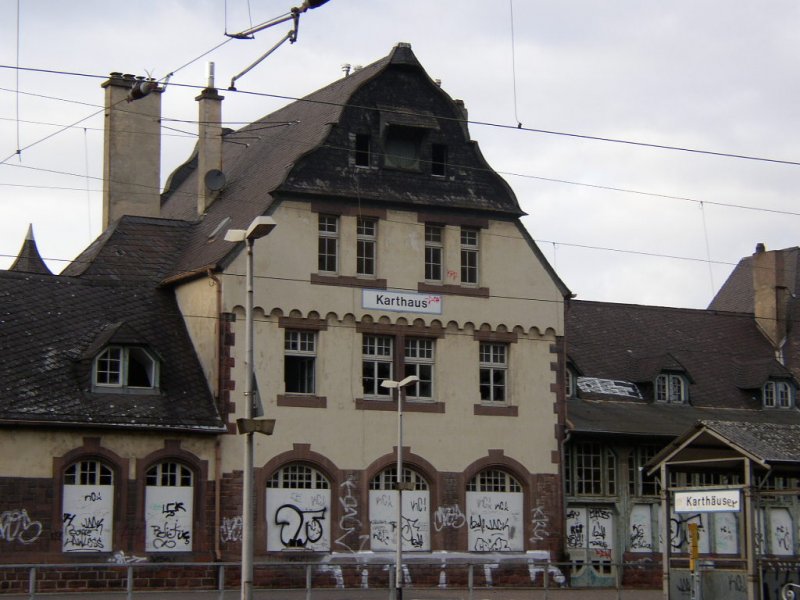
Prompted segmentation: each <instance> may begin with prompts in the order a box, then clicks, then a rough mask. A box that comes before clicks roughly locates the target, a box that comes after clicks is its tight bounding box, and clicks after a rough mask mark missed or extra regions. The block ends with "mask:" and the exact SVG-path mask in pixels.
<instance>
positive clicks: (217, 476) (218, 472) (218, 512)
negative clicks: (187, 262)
mask: <svg viewBox="0 0 800 600" xmlns="http://www.w3.org/2000/svg"><path fill="white" fill-rule="evenodd" d="M206 274H207V275H208V277H209V279H211V282H212V283H211V285H214V286H216V288H217V294H216V296H217V321H216V325H215V329H216V331H215V336H216V339H217V389H216V394H215V395H216V397H217V402H218V403H219V399H220V394H221V390H222V364H221V361H222V353H221V351H220V347H221V344H222V338H221V335H222V325H221V319H220V314H221V312H220V311H221V309H222V285H221V282H220V280H219V277H217V276H216V275H215V274H214V272H213V271H212V270H211V269H208V270H207V271H206ZM221 494H222V439H221V437H220V436H219V435H218V436H217V438H216V440H215V441H214V559H215V560H217V561H220V560H222V546H221V543H222V542H221V540H220V534H219V532H220V526H221V525H222V498H221V497H220V496H221Z"/></svg>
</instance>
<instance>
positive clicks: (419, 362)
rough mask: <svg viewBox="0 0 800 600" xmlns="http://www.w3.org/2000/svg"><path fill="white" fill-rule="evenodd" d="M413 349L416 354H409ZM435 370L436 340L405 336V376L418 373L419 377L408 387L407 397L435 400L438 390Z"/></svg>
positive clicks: (418, 399) (409, 398)
mask: <svg viewBox="0 0 800 600" xmlns="http://www.w3.org/2000/svg"><path fill="white" fill-rule="evenodd" d="M411 349H413V350H414V351H415V355H414V356H410V355H409V350H411ZM435 371H436V340H435V339H433V338H428V337H413V336H408V337H404V338H403V373H404V377H408V376H409V375H416V376H417V377H419V381H415V382H414V383H412V384H410V385H408V386H407V387H406V391H405V399H406V400H417V401H427V402H431V401H433V399H434V397H435V391H436V390H435V388H434V380H435V376H434V373H435ZM426 391H427V393H426Z"/></svg>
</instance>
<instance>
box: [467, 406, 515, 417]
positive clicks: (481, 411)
mask: <svg viewBox="0 0 800 600" xmlns="http://www.w3.org/2000/svg"><path fill="white" fill-rule="evenodd" d="M472 414H474V415H477V416H482V417H516V416H519V407H517V406H507V405H505V404H504V405H500V406H492V405H489V404H475V405H474V406H473V413H472Z"/></svg>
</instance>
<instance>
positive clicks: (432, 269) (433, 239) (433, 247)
mask: <svg viewBox="0 0 800 600" xmlns="http://www.w3.org/2000/svg"><path fill="white" fill-rule="evenodd" d="M443 256H444V226H443V225H437V224H435V223H425V281H430V282H432V283H442V281H443V279H442V278H443V273H444V262H443V260H442V257H443Z"/></svg>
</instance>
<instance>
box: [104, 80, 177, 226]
mask: <svg viewBox="0 0 800 600" xmlns="http://www.w3.org/2000/svg"><path fill="white" fill-rule="evenodd" d="M102 87H103V88H105V91H106V98H105V140H104V143H103V229H105V228H107V227H108V226H109V225H110V224H111V223H113V222H114V221H116V220H117V219H119V218H120V217H121V216H123V215H137V216H147V217H157V216H158V215H159V212H160V210H161V196H160V188H161V93H162V92H163V91H164V90H163V88H159V87H158V84H157V83H156V82H155V81H154V80H152V79H146V78H144V77H135V76H133V75H123V74H122V73H111V76H110V77H109V78H108V80H107V81H105V82H103V84H102Z"/></svg>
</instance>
